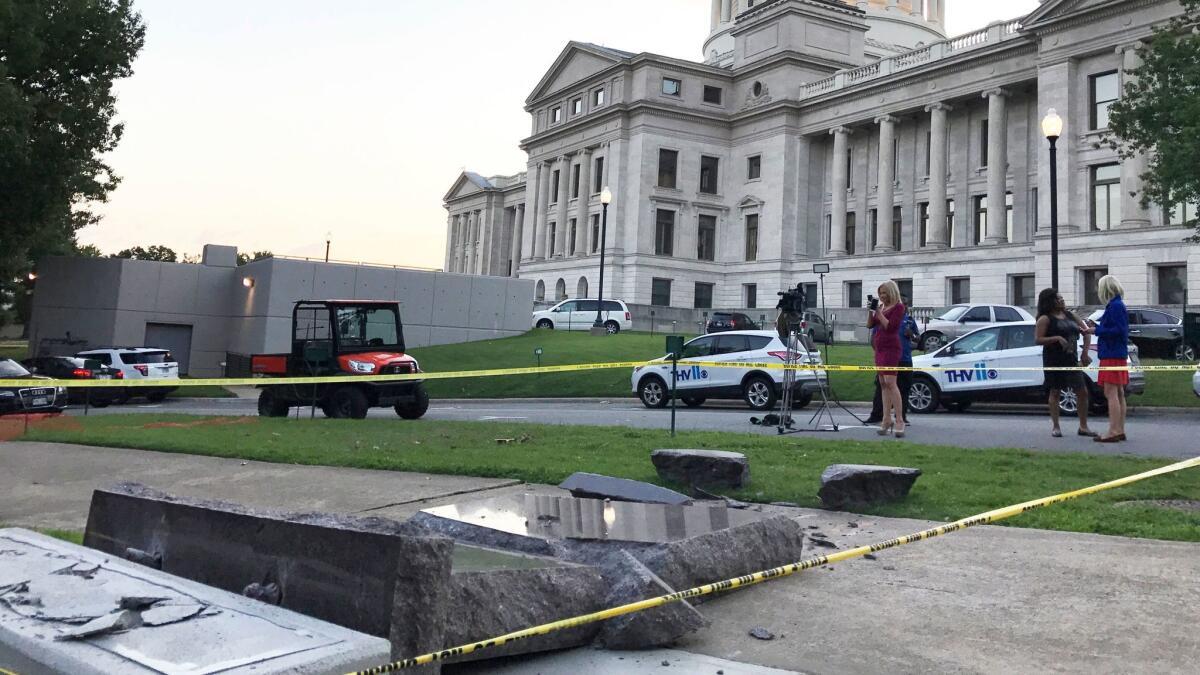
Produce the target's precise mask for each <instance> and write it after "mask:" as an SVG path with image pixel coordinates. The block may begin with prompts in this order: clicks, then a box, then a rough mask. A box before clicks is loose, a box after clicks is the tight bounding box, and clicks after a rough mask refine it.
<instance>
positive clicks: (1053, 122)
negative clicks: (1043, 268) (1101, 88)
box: [1042, 108, 1063, 290]
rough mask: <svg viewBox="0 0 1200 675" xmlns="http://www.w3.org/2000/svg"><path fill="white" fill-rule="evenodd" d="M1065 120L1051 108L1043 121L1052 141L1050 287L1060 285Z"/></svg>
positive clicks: (1045, 132) (1043, 126) (1047, 136)
mask: <svg viewBox="0 0 1200 675" xmlns="http://www.w3.org/2000/svg"><path fill="white" fill-rule="evenodd" d="M1062 130H1063V119H1062V118H1061V117H1059V116H1058V112H1057V111H1056V110H1055V109H1054V108H1051V109H1050V110H1048V111H1047V112H1046V117H1045V118H1044V119H1043V120H1042V133H1043V134H1045V136H1046V138H1047V139H1048V140H1049V141H1050V285H1051V286H1053V287H1054V288H1056V289H1059V290H1062V289H1061V287H1060V286H1059V285H1058V138H1059V136H1062Z"/></svg>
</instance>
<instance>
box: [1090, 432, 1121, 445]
mask: <svg viewBox="0 0 1200 675" xmlns="http://www.w3.org/2000/svg"><path fill="white" fill-rule="evenodd" d="M1092 440H1093V441H1096V442H1097V443H1120V442H1121V441H1123V440H1125V439H1123V438H1121V435H1120V434H1117V435H1116V436H1096V437H1094V438H1093V439H1092Z"/></svg>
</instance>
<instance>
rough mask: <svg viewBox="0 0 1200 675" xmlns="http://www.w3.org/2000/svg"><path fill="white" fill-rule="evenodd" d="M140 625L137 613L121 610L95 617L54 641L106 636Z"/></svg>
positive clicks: (140, 618)
mask: <svg viewBox="0 0 1200 675" xmlns="http://www.w3.org/2000/svg"><path fill="white" fill-rule="evenodd" d="M140 625H142V617H141V615H139V614H138V613H137V612H134V611H132V610H128V609H126V610H122V611H120V612H113V613H112V614H108V615H105V616H101V617H97V618H95V619H92V620H91V621H89V622H87V623H85V624H83V625H82V626H79V627H77V628H72V629H71V630H68V631H66V632H64V633H61V634H59V635H55V636H54V639H55V640H86V639H87V638H90V637H96V636H98V635H108V634H110V633H120V632H123V631H127V630H131V629H133V628H137V627H138V626H140Z"/></svg>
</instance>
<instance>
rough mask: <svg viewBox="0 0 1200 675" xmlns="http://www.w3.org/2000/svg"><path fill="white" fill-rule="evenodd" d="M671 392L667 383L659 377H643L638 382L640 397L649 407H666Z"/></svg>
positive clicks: (643, 403)
mask: <svg viewBox="0 0 1200 675" xmlns="http://www.w3.org/2000/svg"><path fill="white" fill-rule="evenodd" d="M670 397H671V394H670V392H668V391H667V383H666V382H663V381H662V379H661V378H658V377H643V378H642V381H641V382H639V383H638V398H639V399H641V401H642V405H644V406H646V407H647V408H665V407H667V402H668V400H669V399H670Z"/></svg>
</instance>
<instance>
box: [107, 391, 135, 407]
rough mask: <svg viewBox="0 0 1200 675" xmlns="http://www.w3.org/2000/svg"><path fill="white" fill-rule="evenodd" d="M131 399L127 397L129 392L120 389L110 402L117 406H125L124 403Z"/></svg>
mask: <svg viewBox="0 0 1200 675" xmlns="http://www.w3.org/2000/svg"><path fill="white" fill-rule="evenodd" d="M131 398H133V397H132V396H130V395H129V390H128V389H122V390H121V391H120V392H119V393H117V394H115V395H114V396H113V397H112V402H113V403H116V404H117V405H125V404H126V403H129V399H131Z"/></svg>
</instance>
